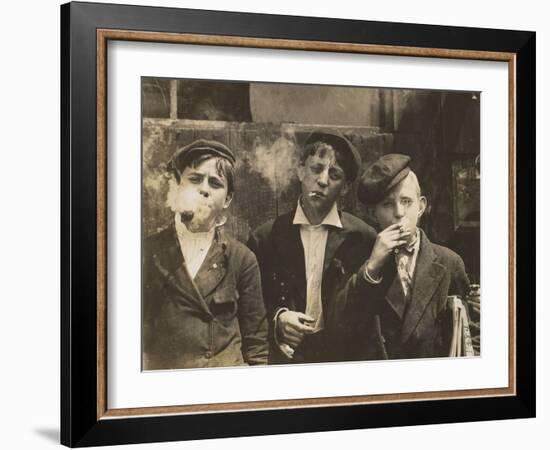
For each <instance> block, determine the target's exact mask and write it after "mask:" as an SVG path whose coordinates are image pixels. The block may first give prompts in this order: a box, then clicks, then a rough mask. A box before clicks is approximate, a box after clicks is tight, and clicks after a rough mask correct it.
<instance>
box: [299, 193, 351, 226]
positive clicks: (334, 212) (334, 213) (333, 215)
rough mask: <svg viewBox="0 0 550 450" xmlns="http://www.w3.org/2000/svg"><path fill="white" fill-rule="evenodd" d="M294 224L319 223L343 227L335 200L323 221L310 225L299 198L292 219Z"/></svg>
mask: <svg viewBox="0 0 550 450" xmlns="http://www.w3.org/2000/svg"><path fill="white" fill-rule="evenodd" d="M292 223H293V224H294V225H309V226H319V225H330V226H333V227H337V228H344V227H343V225H342V222H341V221H340V215H339V214H338V208H337V207H336V202H335V203H334V204H333V205H332V208H331V209H330V211H329V212H328V214H327V215H326V216H325V218H324V219H323V221H322V222H321V223H320V224H319V225H311V222H310V221H309V220H308V218H307V216H306V214H305V212H304V210H303V208H302V205H301V204H300V200H298V206H297V208H296V213H295V214H294V220H293V221H292Z"/></svg>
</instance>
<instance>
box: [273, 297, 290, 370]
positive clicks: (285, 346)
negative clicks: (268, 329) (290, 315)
mask: <svg viewBox="0 0 550 450" xmlns="http://www.w3.org/2000/svg"><path fill="white" fill-rule="evenodd" d="M285 311H289V309H288V308H279V309H278V310H277V312H276V313H275V316H274V317H273V340H274V341H275V345H276V346H277V348H278V349H279V351H280V352H281V353H282V354H283V355H285V356H286V357H287V358H288V359H292V357H293V356H294V350H293V349H292V347H290V345H288V344H285V343H280V342H279V338H278V337H277V320H279V316H280V315H281V314H282V313H284V312H285Z"/></svg>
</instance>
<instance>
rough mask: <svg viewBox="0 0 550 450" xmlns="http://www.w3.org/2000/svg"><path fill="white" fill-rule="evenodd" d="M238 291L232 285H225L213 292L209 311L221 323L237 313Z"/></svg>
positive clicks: (229, 319)
mask: <svg viewBox="0 0 550 450" xmlns="http://www.w3.org/2000/svg"><path fill="white" fill-rule="evenodd" d="M238 298H239V293H238V292H237V290H236V289H235V287H233V286H226V287H224V288H222V289H219V290H217V291H216V292H214V294H213V296H212V302H211V303H210V311H211V312H212V314H213V315H214V317H216V319H218V320H219V321H220V322H222V323H228V322H230V321H231V320H233V318H234V317H235V316H236V315H237V300H238Z"/></svg>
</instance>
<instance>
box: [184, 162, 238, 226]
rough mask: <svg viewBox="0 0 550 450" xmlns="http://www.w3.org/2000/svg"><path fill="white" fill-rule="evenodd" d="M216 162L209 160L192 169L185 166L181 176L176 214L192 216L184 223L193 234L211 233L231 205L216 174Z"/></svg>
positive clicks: (225, 185)
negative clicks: (187, 213) (189, 214)
mask: <svg viewBox="0 0 550 450" xmlns="http://www.w3.org/2000/svg"><path fill="white" fill-rule="evenodd" d="M216 162H217V158H215V157H213V158H210V159H207V160H206V161H203V162H202V163H200V164H199V165H198V166H197V167H195V168H193V167H189V166H188V167H186V168H185V169H184V170H183V172H182V173H181V179H180V183H179V186H178V193H177V198H176V210H177V211H178V212H180V213H181V212H184V211H192V212H193V219H192V220H191V221H189V222H188V223H187V227H188V228H189V229H190V230H191V231H193V232H205V231H209V230H211V229H212V227H214V225H216V222H217V221H218V219H219V218H220V216H221V214H222V212H223V210H224V209H226V208H227V207H228V206H229V204H230V203H231V195H228V192H227V180H226V179H225V177H224V176H223V175H221V174H219V173H218V170H217V167H216Z"/></svg>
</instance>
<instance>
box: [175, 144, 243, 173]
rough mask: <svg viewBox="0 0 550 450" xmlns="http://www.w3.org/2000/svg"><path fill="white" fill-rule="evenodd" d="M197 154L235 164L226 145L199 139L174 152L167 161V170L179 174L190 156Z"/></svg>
mask: <svg viewBox="0 0 550 450" xmlns="http://www.w3.org/2000/svg"><path fill="white" fill-rule="evenodd" d="M198 153H202V154H211V155H214V156H219V157H222V158H225V159H227V160H228V161H230V162H231V163H233V164H235V155H234V154H233V152H232V151H231V149H230V148H229V147H228V146H227V145H225V144H222V143H221V142H218V141H210V140H206V139H199V140H197V141H194V142H191V144H188V145H186V146H185V147H181V148H179V149H178V150H176V151H175V152H174V154H173V155H172V158H170V160H169V161H168V164H167V169H168V170H175V171H176V172H177V173H180V172H181V171H182V169H183V168H184V167H186V165H187V164H188V162H189V161H190V160H191V158H192V156H194V155H196V154H198Z"/></svg>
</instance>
